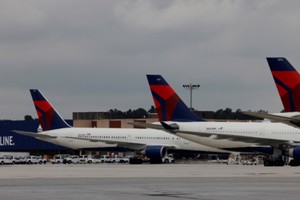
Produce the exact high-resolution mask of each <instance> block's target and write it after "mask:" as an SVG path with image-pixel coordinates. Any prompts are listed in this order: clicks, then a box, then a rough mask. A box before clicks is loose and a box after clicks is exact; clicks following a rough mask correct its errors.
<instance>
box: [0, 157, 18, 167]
mask: <svg viewBox="0 0 300 200" xmlns="http://www.w3.org/2000/svg"><path fill="white" fill-rule="evenodd" d="M15 162H16V161H15V159H14V157H13V156H2V157H0V164H1V165H4V164H15Z"/></svg>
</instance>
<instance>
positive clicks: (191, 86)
mask: <svg viewBox="0 0 300 200" xmlns="http://www.w3.org/2000/svg"><path fill="white" fill-rule="evenodd" d="M182 86H183V87H184V88H186V89H189V90H190V109H191V110H193V100H192V99H193V90H195V89H198V88H199V87H200V84H198V85H197V84H192V83H190V84H184V85H182Z"/></svg>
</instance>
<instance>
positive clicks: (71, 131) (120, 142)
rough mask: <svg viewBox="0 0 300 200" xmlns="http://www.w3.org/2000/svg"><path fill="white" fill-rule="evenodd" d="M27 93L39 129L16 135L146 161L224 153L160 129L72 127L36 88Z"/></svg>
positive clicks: (20, 132)
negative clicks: (172, 154) (171, 154)
mask: <svg viewBox="0 0 300 200" xmlns="http://www.w3.org/2000/svg"><path fill="white" fill-rule="evenodd" d="M30 92H31V95H32V99H33V102H34V105H35V107H36V111H37V114H38V117H39V121H40V124H41V126H42V129H43V131H40V132H38V133H32V132H24V131H15V132H16V133H19V134H23V135H26V136H30V137H35V138H36V139H39V140H43V141H47V142H50V143H53V144H57V145H61V146H64V147H68V148H71V149H98V150H101V149H103V148H104V149H106V150H107V149H108V148H111V150H119V149H120V148H122V149H123V150H124V149H125V150H130V151H139V152H142V153H144V154H145V155H146V156H147V157H148V158H150V162H160V161H161V158H162V157H164V156H165V155H166V153H167V150H173V151H179V150H182V151H184V150H185V151H197V152H219V153H226V151H224V150H220V149H215V148H212V147H207V146H204V145H200V144H197V143H194V142H191V141H188V140H185V139H182V138H180V137H177V136H175V135H172V134H170V133H168V132H166V131H161V130H153V129H137V128H131V129H130V128H127V129H120V128H74V127H71V126H70V125H69V124H67V123H66V121H65V120H64V119H63V118H62V117H61V116H60V115H59V114H58V112H57V111H56V110H55V109H54V108H53V106H52V105H51V104H50V103H49V101H47V99H46V98H45V97H44V96H43V95H42V94H41V93H40V92H39V90H36V89H32V90H30ZM116 148H118V149H116ZM227 153H228V152H227Z"/></svg>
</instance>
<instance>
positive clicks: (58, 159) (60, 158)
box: [50, 154, 70, 164]
mask: <svg viewBox="0 0 300 200" xmlns="http://www.w3.org/2000/svg"><path fill="white" fill-rule="evenodd" d="M67 157H70V154H56V155H54V157H53V159H51V160H50V162H51V163H52V164H60V163H63V162H64V159H65V158H67Z"/></svg>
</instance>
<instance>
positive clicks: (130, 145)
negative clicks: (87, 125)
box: [65, 136, 177, 150]
mask: <svg viewBox="0 0 300 200" xmlns="http://www.w3.org/2000/svg"><path fill="white" fill-rule="evenodd" d="M65 138H69V139H76V140H87V141H91V142H103V143H106V144H116V145H118V146H120V147H128V148H130V149H134V150H142V149H144V148H145V147H146V146H147V145H146V144H145V143H136V142H122V141H117V140H111V139H110V140H105V139H98V138H88V137H69V136H66V137H65ZM163 146H165V147H167V148H168V149H176V148H177V147H176V146H170V145H167V144H166V145H163Z"/></svg>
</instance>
